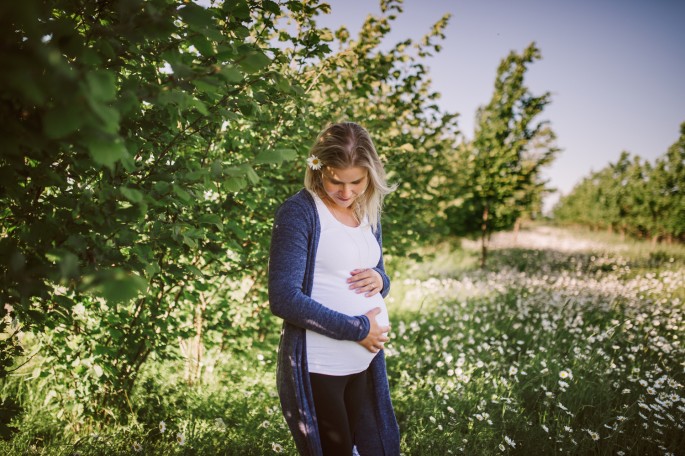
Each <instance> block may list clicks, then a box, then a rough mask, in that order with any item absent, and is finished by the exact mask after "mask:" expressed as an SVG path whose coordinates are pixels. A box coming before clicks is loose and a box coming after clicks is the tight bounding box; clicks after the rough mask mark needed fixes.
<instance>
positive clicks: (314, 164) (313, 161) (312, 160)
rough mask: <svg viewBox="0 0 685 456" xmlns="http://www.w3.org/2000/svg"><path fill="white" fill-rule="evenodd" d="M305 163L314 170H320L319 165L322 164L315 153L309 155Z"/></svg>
mask: <svg viewBox="0 0 685 456" xmlns="http://www.w3.org/2000/svg"><path fill="white" fill-rule="evenodd" d="M307 164H308V165H309V167H310V168H311V169H313V170H314V171H318V170H320V169H321V166H322V165H323V163H321V160H320V159H319V157H317V156H316V155H310V156H309V158H307Z"/></svg>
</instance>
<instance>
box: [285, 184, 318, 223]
mask: <svg viewBox="0 0 685 456" xmlns="http://www.w3.org/2000/svg"><path fill="white" fill-rule="evenodd" d="M315 212H316V206H315V203H314V198H313V197H312V195H311V194H310V193H309V190H307V189H306V188H303V189H302V190H300V191H299V192H297V193H295V194H294V195H292V196H290V197H289V198H288V199H286V200H285V201H284V202H283V203H282V204H281V206H280V207H279V208H278V212H277V214H278V215H281V216H287V217H300V218H309V217H312V216H314V215H315Z"/></svg>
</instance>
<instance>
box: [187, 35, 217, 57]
mask: <svg viewBox="0 0 685 456" xmlns="http://www.w3.org/2000/svg"><path fill="white" fill-rule="evenodd" d="M188 41H189V42H190V44H192V45H193V46H195V49H197V50H198V51H199V52H200V54H202V55H203V56H205V57H211V56H213V55H214V54H216V50H215V49H214V44H213V43H212V42H211V41H209V40H208V39H207V38H206V37H205V36H202V35H195V36H194V37H192V38H190V39H188Z"/></svg>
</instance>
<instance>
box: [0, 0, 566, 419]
mask: <svg viewBox="0 0 685 456" xmlns="http://www.w3.org/2000/svg"><path fill="white" fill-rule="evenodd" d="M328 10H329V7H328V6H327V5H326V4H324V3H319V2H317V1H311V0H310V1H305V2H302V1H290V0H284V1H280V2H276V1H272V0H231V1H224V2H221V1H217V2H213V3H212V6H210V7H203V6H200V5H198V4H195V3H193V2H185V1H180V0H146V1H143V0H117V1H111V2H88V1H80V2H79V1H76V2H74V1H60V0H52V1H40V0H24V1H22V2H3V3H2V4H1V5H0V25H2V30H3V40H2V44H1V45H2V49H1V50H0V52H1V53H2V56H3V61H5V62H11V64H10V66H9V68H7V69H6V70H5V71H3V72H2V73H0V115H1V116H2V119H3V122H2V124H1V125H0V129H1V130H2V133H3V134H2V135H0V141H1V142H2V150H3V154H2V156H0V223H1V225H0V317H1V318H0V332H1V334H2V337H1V339H0V340H2V346H1V347H0V378H2V388H3V389H2V398H3V405H2V407H3V410H2V411H3V413H2V414H0V415H2V416H3V420H7V419H9V418H11V416H12V415H13V414H15V413H16V412H17V411H19V410H21V408H22V407H24V408H26V407H29V406H30V404H28V403H21V401H20V400H19V399H18V398H21V397H35V396H36V395H39V397H41V396H42V397H49V398H50V400H47V401H46V404H48V406H49V407H54V411H55V416H57V417H58V418H59V419H62V420H64V421H63V422H65V423H68V425H66V426H69V429H68V430H69V431H71V432H78V431H79V430H80V426H81V425H82V424H83V423H85V422H86V421H87V420H91V422H92V421H96V422H97V421H104V420H110V419H125V416H126V415H125V411H126V410H129V407H130V405H129V404H128V398H129V397H130V395H131V394H130V393H131V391H132V390H133V388H134V386H135V382H136V378H137V375H138V373H139V372H140V369H141V367H142V366H143V365H144V364H145V363H146V362H148V361H149V360H150V359H152V358H155V359H157V360H164V359H174V358H180V357H185V358H186V359H187V362H188V367H189V368H188V372H187V379H188V381H189V382H193V381H196V380H198V379H199V378H200V377H201V375H202V367H203V366H204V365H205V364H204V363H203V356H204V354H205V352H206V350H208V349H212V350H217V351H221V352H239V351H241V350H245V349H248V348H249V347H250V346H251V345H252V344H253V343H255V342H256V341H259V340H262V339H263V338H264V337H265V336H266V335H267V334H268V333H269V332H272V331H274V327H275V325H276V324H277V322H275V321H274V319H273V317H272V316H271V315H270V313H269V312H268V311H267V309H268V303H267V294H266V280H265V278H266V267H267V261H268V258H267V256H268V246H269V239H270V230H271V224H272V220H273V214H274V212H275V210H276V208H277V206H278V205H279V204H280V203H281V202H282V201H283V200H284V199H285V198H286V197H288V196H289V195H291V194H292V193H294V192H295V191H296V190H298V189H299V188H300V187H301V185H302V184H301V182H302V176H303V171H304V166H305V158H306V154H307V148H308V146H309V144H310V143H311V141H312V140H313V138H315V136H316V134H317V133H318V131H319V130H320V129H321V128H322V127H323V126H325V125H326V124H327V123H329V122H333V121H338V120H341V119H353V120H356V121H358V122H360V123H362V124H363V125H365V126H366V127H367V128H368V129H369V131H370V132H371V133H372V136H373V138H374V141H375V143H376V145H377V148H378V150H379V152H380V154H381V156H382V159H383V161H384V162H385V163H386V166H387V169H388V172H389V176H390V179H391V180H392V181H394V182H397V183H399V189H398V191H397V192H395V193H394V194H393V195H391V196H390V197H389V198H388V200H387V206H386V212H385V216H384V239H385V249H386V254H388V255H390V256H391V255H400V254H406V253H408V252H410V249H411V248H412V247H414V246H416V245H417V243H420V242H425V241H427V240H434V239H437V238H439V237H441V236H445V235H447V234H450V232H451V233H456V234H460V235H476V236H482V237H483V239H484V240H485V239H487V238H488V237H489V233H491V232H492V231H493V230H498V229H503V228H508V227H509V226H511V224H512V223H513V222H514V220H515V219H516V218H517V217H518V216H519V215H520V214H521V213H522V212H525V211H532V210H535V209H534V208H536V207H537V205H538V204H539V199H540V195H541V191H542V188H543V185H542V183H541V182H540V181H539V175H538V170H539V167H540V166H542V165H544V164H546V163H548V162H549V160H551V157H552V155H553V153H554V148H553V147H552V146H551V142H550V141H551V139H552V138H553V136H552V135H551V132H550V131H549V129H548V128H546V126H544V124H542V123H535V122H536V121H535V120H534V118H535V117H536V116H537V115H538V114H539V113H540V112H541V111H542V109H543V108H544V106H545V105H546V104H547V103H548V101H549V97H548V95H547V94H545V95H543V96H541V97H536V96H533V95H531V94H530V93H529V91H528V90H527V89H526V88H525V85H524V84H523V78H524V74H525V71H526V66H527V65H528V64H530V63H531V62H533V61H534V60H535V59H537V58H539V50H537V48H536V47H535V46H534V45H531V46H530V47H529V48H528V49H526V50H525V51H524V53H523V54H521V55H518V54H516V53H515V52H512V54H511V55H510V56H509V57H508V58H507V59H505V60H504V61H503V63H502V65H501V67H500V69H499V71H498V76H497V82H496V85H495V93H494V95H493V100H492V102H491V103H490V104H489V105H487V106H486V107H484V108H483V109H482V110H481V112H480V113H479V124H478V129H477V131H476V134H475V137H474V138H475V139H474V140H473V141H472V142H464V141H461V138H460V136H459V132H458V128H457V123H456V119H457V116H456V114H453V113H446V112H443V111H442V110H441V109H439V107H438V106H437V104H436V102H435V101H436V99H437V98H438V97H439V94H438V93H435V92H434V91H432V89H431V87H430V79H429V75H428V69H427V67H426V66H425V63H424V60H425V58H426V57H427V56H430V55H433V54H434V53H436V52H438V51H439V49H440V44H439V43H440V39H441V38H442V37H443V32H444V29H445V26H446V24H447V21H448V19H449V18H448V17H447V16H446V17H443V18H442V19H440V20H439V21H438V22H437V23H436V24H435V25H434V27H433V28H432V30H430V31H429V33H428V34H427V35H426V36H425V37H424V38H423V39H422V40H420V41H418V42H413V41H412V40H406V41H402V42H399V43H397V44H396V45H395V46H393V47H390V48H389V49H388V50H381V49H380V43H381V41H382V40H383V38H384V37H385V36H386V35H387V34H388V33H389V32H390V27H391V24H392V21H393V20H394V18H395V17H396V15H397V14H400V13H401V12H402V8H401V2H400V1H398V0H383V1H381V10H382V13H381V14H380V15H378V16H374V15H370V16H368V17H367V18H366V20H365V21H364V24H363V26H362V29H361V31H360V33H359V35H358V36H357V37H356V38H355V39H351V37H350V34H349V32H348V31H347V30H346V29H345V28H340V29H339V30H336V31H331V30H328V29H325V28H320V27H318V26H317V24H316V18H317V16H318V15H319V14H322V13H327V12H328ZM331 46H333V47H335V46H337V50H335V51H333V50H332V49H331ZM179 342H180V344H179ZM11 374H14V375H15V376H16V375H17V374H21V375H22V377H21V378H24V379H26V380H27V381H25V382H20V381H16V380H13V379H11V378H10V376H11ZM27 390H31V391H34V392H37V391H42V394H39V393H36V394H29V395H26V394H24V393H25V392H26V391H27ZM48 391H49V394H48V393H46V392H48ZM13 401H14V402H13ZM3 422H5V421H3ZM1 425H2V422H0V428H1ZM0 430H1V429H0Z"/></svg>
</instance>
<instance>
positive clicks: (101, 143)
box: [85, 138, 128, 169]
mask: <svg viewBox="0 0 685 456" xmlns="http://www.w3.org/2000/svg"><path fill="white" fill-rule="evenodd" d="M85 142H86V147H88V151H89V152H90V156H91V157H92V158H93V161H94V162H95V163H97V164H98V165H103V166H106V167H108V168H109V169H114V164H115V163H116V162H118V161H119V160H121V159H122V158H125V157H128V151H127V150H126V146H125V145H124V143H123V141H121V140H120V139H119V138H117V139H115V140H106V139H104V138H86V140H85Z"/></svg>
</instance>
